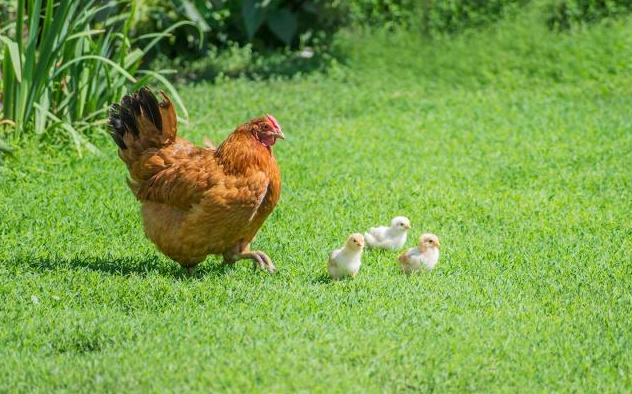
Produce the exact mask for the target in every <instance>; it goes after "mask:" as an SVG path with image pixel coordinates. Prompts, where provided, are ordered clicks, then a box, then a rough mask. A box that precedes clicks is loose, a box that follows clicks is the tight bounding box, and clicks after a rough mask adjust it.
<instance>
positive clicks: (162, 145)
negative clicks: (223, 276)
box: [109, 87, 284, 272]
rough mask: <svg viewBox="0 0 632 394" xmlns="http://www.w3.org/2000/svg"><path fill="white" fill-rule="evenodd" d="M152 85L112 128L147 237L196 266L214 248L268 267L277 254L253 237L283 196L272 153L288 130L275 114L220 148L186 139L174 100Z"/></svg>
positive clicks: (116, 114)
mask: <svg viewBox="0 0 632 394" xmlns="http://www.w3.org/2000/svg"><path fill="white" fill-rule="evenodd" d="M160 94H161V95H162V98H163V101H162V103H159V102H158V100H157V99H156V96H155V95H154V94H153V93H152V92H151V91H150V90H149V89H148V88H147V87H144V88H141V89H140V90H139V91H137V92H136V93H133V94H131V95H127V96H125V97H123V99H122V100H121V103H120V104H113V105H112V106H111V108H110V118H109V125H110V133H111V135H112V138H113V139H114V141H115V142H116V144H117V145H118V147H119V151H118V153H119V157H120V158H121V159H122V160H123V161H124V162H125V164H126V165H127V169H128V170H129V174H130V179H128V185H129V187H130V189H131V190H132V192H133V193H134V195H135V196H136V198H137V199H138V200H139V201H140V202H141V214H142V218H143V225H144V228H145V234H146V236H147V237H148V238H149V239H150V240H151V241H152V242H153V243H154V244H155V245H156V246H157V247H158V249H159V250H160V251H161V252H162V253H164V254H165V255H167V256H169V257H170V258H171V259H173V260H175V261H177V262H178V263H179V264H180V265H181V266H183V267H185V268H187V269H188V270H189V272H192V270H193V268H194V267H195V266H196V265H197V264H199V263H200V262H202V261H203V260H204V259H205V258H206V256H207V255H209V254H218V255H222V256H223V258H224V263H226V264H232V263H234V262H235V261H237V260H241V259H250V260H252V261H253V265H254V266H255V267H257V266H258V267H259V268H261V269H264V270H268V271H269V272H275V271H276V268H275V266H274V264H273V263H272V260H271V259H270V257H268V255H267V254H265V253H264V252H261V251H251V250H250V243H251V242H252V240H253V238H254V237H255V234H257V231H258V230H259V228H260V227H261V225H262V224H263V222H264V221H265V220H266V218H267V217H268V215H270V213H271V212H272V210H273V209H274V207H275V206H276V204H277V202H278V201H279V198H280V196H281V173H280V171H279V167H278V165H277V162H276V160H275V158H274V155H273V154H272V146H273V145H274V143H275V142H276V140H277V138H281V139H284V135H283V131H282V130H281V127H280V126H279V123H278V122H277V121H276V119H274V117H273V116H271V115H267V116H263V117H260V118H256V119H253V120H251V121H249V122H247V123H244V124H242V125H241V126H239V127H237V129H236V130H235V131H233V132H232V133H231V134H230V135H229V136H228V137H227V138H226V140H225V141H224V142H223V143H222V144H221V145H220V146H219V147H217V148H214V147H207V148H200V147H197V146H195V145H193V144H192V143H191V142H189V141H187V140H184V139H182V138H179V137H177V136H176V133H177V119H176V113H175V110H174V107H173V105H172V104H171V102H170V101H169V99H168V98H167V96H166V95H165V94H164V93H163V92H160Z"/></svg>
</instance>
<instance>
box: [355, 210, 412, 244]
mask: <svg viewBox="0 0 632 394" xmlns="http://www.w3.org/2000/svg"><path fill="white" fill-rule="evenodd" d="M409 229H410V220H408V218H407V217H404V216H397V217H396V218H394V219H393V220H391V225H390V226H389V227H387V226H382V227H372V228H371V229H370V230H369V231H367V232H366V233H364V239H365V240H366V243H367V245H368V246H369V247H371V248H382V249H389V250H394V249H400V248H401V247H402V246H404V244H405V243H406V237H407V236H408V230H409Z"/></svg>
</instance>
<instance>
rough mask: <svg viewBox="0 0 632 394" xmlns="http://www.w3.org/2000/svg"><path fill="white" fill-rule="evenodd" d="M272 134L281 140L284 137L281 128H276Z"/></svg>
mask: <svg viewBox="0 0 632 394" xmlns="http://www.w3.org/2000/svg"><path fill="white" fill-rule="evenodd" d="M274 136H275V137H276V138H281V139H282V140H284V139H285V134H283V131H282V130H281V129H276V133H275V134H274Z"/></svg>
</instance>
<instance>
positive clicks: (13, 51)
mask: <svg viewBox="0 0 632 394" xmlns="http://www.w3.org/2000/svg"><path fill="white" fill-rule="evenodd" d="M0 41H2V42H3V43H4V45H6V47H7V49H8V51H9V53H8V56H9V58H10V59H11V64H12V65H13V72H14V74H15V79H17V80H18V82H22V62H21V60H20V48H19V47H18V43H17V42H15V41H13V40H11V39H10V38H9V37H6V36H0ZM5 56H6V54H5Z"/></svg>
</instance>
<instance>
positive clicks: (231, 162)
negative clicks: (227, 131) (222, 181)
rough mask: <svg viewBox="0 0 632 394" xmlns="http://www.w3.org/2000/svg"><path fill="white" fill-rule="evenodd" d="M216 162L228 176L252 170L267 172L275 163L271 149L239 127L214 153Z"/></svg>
mask: <svg viewBox="0 0 632 394" xmlns="http://www.w3.org/2000/svg"><path fill="white" fill-rule="evenodd" d="M215 157H216V158H217V162H218V163H219V164H221V165H222V166H223V167H224V172H225V173H229V174H245V173H247V172H249V171H251V170H253V169H256V170H260V171H264V172H267V170H269V169H270V165H271V164H272V163H274V162H275V159H274V156H273V155H272V148H271V147H266V146H264V145H263V144H261V142H259V141H257V139H256V138H255V136H254V135H252V133H251V132H250V131H249V130H248V129H246V128H244V127H240V128H238V129H237V130H235V131H234V132H233V133H232V134H231V135H229V136H228V138H226V140H224V142H222V144H221V145H220V146H219V147H218V148H217V151H215Z"/></svg>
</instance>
